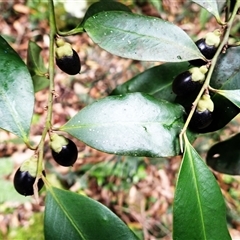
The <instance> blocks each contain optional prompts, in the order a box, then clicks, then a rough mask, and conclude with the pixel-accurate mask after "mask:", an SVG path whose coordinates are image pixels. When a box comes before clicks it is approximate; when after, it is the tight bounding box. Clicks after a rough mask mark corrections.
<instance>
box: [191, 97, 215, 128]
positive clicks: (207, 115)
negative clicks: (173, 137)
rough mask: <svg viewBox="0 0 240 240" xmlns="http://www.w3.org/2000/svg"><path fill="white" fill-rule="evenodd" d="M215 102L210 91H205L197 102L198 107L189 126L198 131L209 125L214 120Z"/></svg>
mask: <svg viewBox="0 0 240 240" xmlns="http://www.w3.org/2000/svg"><path fill="white" fill-rule="evenodd" d="M213 110H214V103H213V101H212V100H211V98H210V95H209V94H208V93H205V94H204V95H203V96H202V97H201V99H200V100H199V102H198V104H197V108H196V110H195V112H194V113H193V116H192V118H191V121H190V123H189V127H190V128H191V129H192V130H195V131H198V130H200V129H204V128H206V127H208V126H209V125H210V124H211V123H212V121H213Z"/></svg>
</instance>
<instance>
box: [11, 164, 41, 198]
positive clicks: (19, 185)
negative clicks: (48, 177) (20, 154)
mask: <svg viewBox="0 0 240 240" xmlns="http://www.w3.org/2000/svg"><path fill="white" fill-rule="evenodd" d="M43 175H45V172H44V171H43ZM35 179H36V176H35V177H34V176H32V175H31V174H30V173H29V171H21V168H18V170H17V172H16V173H15V175H14V179H13V183H14V187H15V189H16V191H17V192H18V193H20V194H21V195H24V196H31V195H33V193H34V190H33V184H34V182H35ZM43 185H44V183H43V180H42V179H41V178H40V179H39V180H38V183H37V186H38V190H40V189H41V188H42V187H43Z"/></svg>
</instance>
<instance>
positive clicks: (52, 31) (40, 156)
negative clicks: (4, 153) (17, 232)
mask: <svg viewBox="0 0 240 240" xmlns="http://www.w3.org/2000/svg"><path fill="white" fill-rule="evenodd" d="M48 6H49V24H50V34H49V37H50V47H49V94H48V102H47V117H46V122H45V127H44V129H43V133H42V137H41V140H40V143H39V145H38V149H37V152H38V169H37V177H36V181H35V183H34V185H36V184H37V182H38V179H39V178H40V177H41V176H42V170H43V154H44V144H45V139H46V136H47V134H48V132H49V130H50V129H51V126H52V109H53V97H54V69H55V63H54V58H55V54H54V42H55V41H54V40H55V35H56V21H55V13H54V5H53V1H52V0H50V1H49V2H48Z"/></svg>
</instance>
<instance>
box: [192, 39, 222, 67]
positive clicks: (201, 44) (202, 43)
mask: <svg viewBox="0 0 240 240" xmlns="http://www.w3.org/2000/svg"><path fill="white" fill-rule="evenodd" d="M195 44H196V45H197V47H198V49H199V50H200V52H201V53H202V54H203V56H204V57H205V58H207V59H208V60H211V59H212V58H213V57H214V55H215V53H216V51H217V47H215V46H214V45H208V44H207V43H206V39H205V38H201V39H199V40H198V41H196V42H195ZM189 63H190V64H192V65H193V66H198V67H199V66H202V65H205V64H207V62H205V61H204V60H202V59H196V60H191V61H189Z"/></svg>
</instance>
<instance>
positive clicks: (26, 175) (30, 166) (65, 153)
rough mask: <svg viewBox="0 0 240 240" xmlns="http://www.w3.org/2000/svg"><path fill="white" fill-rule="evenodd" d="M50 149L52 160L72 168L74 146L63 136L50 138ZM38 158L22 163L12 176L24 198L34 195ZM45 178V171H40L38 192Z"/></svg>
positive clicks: (75, 158) (55, 135) (75, 149)
mask: <svg viewBox="0 0 240 240" xmlns="http://www.w3.org/2000/svg"><path fill="white" fill-rule="evenodd" d="M50 148H51V151H52V157H53V159H54V160H55V161H56V162H57V163H58V164H60V165H62V166H64V167H69V166H72V165H73V164H74V163H75V162H76V160H77V157H78V150H77V147H76V144H75V143H74V142H73V141H72V140H70V139H68V138H66V137H63V136H60V135H58V134H56V133H53V134H51V136H50ZM37 164H38V158H37V157H36V156H33V157H31V158H30V159H28V160H26V161H24V162H23V163H22V165H21V167H20V168H18V170H17V171H16V173H15V175H14V180H13V183H14V187H15V189H16V191H17V192H18V193H20V194H21V195H24V196H30V195H33V194H34V183H35V181H36V175H37V168H38V166H37ZM43 176H45V171H42V175H41V177H40V178H39V179H38V181H37V189H38V191H40V190H41V188H42V187H43V185H44V182H43V179H42V177H43Z"/></svg>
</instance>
